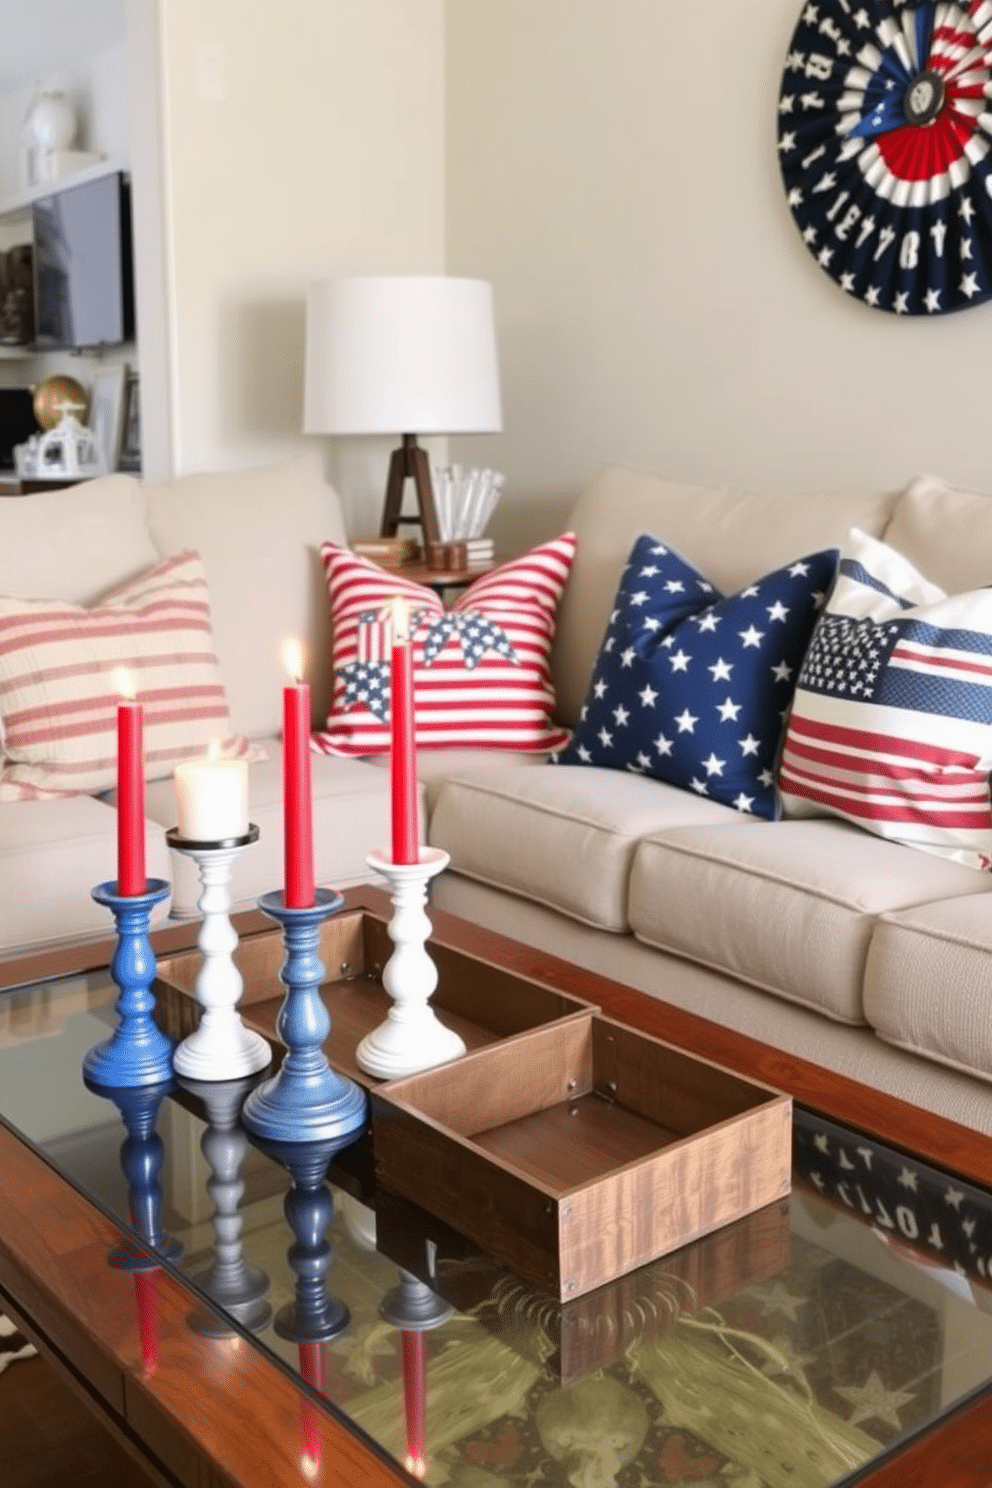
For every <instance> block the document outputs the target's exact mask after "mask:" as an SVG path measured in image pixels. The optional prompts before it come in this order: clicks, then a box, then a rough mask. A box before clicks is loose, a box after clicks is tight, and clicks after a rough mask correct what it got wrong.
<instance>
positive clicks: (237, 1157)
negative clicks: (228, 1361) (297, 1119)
mask: <svg viewBox="0 0 992 1488" xmlns="http://www.w3.org/2000/svg"><path fill="white" fill-rule="evenodd" d="M179 1084H180V1085H181V1087H182V1088H183V1090H185V1091H188V1092H189V1094H190V1095H192V1096H194V1097H195V1098H196V1099H197V1100H198V1101H200V1102H202V1105H203V1109H204V1112H205V1114H206V1119H207V1126H206V1130H205V1131H204V1133H203V1136H202V1137H201V1138H200V1150H201V1152H202V1153H203V1156H204V1158H205V1159H206V1162H207V1165H208V1167H209V1168H210V1177H209V1178H208V1179H207V1192H208V1193H209V1195H210V1197H211V1199H213V1202H214V1212H213V1215H212V1217H211V1224H212V1226H213V1231H214V1255H213V1260H212V1261H211V1263H210V1265H209V1266H208V1267H207V1269H206V1270H204V1271H199V1272H194V1273H192V1274H191V1276H190V1281H191V1282H192V1284H193V1285H194V1286H196V1287H199V1289H200V1290H201V1291H203V1292H206V1294H207V1296H208V1297H209V1298H210V1299H211V1301H212V1302H215V1303H216V1304H217V1306H218V1307H219V1308H221V1309H222V1311H223V1312H224V1313H226V1314H228V1316H229V1317H230V1318H233V1320H234V1321H235V1322H236V1323H238V1324H240V1326H241V1327H243V1328H246V1329H247V1330H248V1331H249V1332H251V1333H260V1332H261V1331H262V1329H263V1328H265V1327H267V1326H268V1324H269V1323H270V1322H271V1321H272V1308H271V1307H270V1306H269V1304H268V1302H267V1301H266V1300H265V1299H266V1297H267V1296H268V1292H269V1286H270V1283H269V1278H268V1276H267V1275H266V1273H265V1272H264V1271H263V1270H262V1269H261V1268H260V1267H259V1266H253V1265H251V1264H250V1263H249V1262H248V1261H246V1260H245V1257H244V1250H243V1246H242V1241H241V1230H242V1220H241V1208H240V1205H241V1199H242V1196H243V1194H244V1184H243V1182H242V1181H241V1176H240V1174H241V1165H242V1163H243V1162H244V1158H245V1154H246V1152H247V1151H248V1138H247V1136H246V1135H245V1133H244V1131H243V1130H242V1128H241V1126H240V1124H239V1122H238V1115H239V1113H240V1110H241V1106H242V1103H243V1101H244V1098H245V1095H246V1094H247V1092H248V1091H249V1090H250V1089H251V1085H252V1081H251V1080H249V1079H245V1080H225V1081H220V1082H215V1081H200V1080H185V1079H183V1080H180V1081H179ZM188 1321H189V1325H190V1327H191V1328H192V1329H193V1331H194V1333H198V1334H200V1335H201V1336H202V1337H207V1338H229V1337H230V1336H231V1334H232V1333H234V1332H235V1329H234V1328H232V1327H231V1325H230V1323H229V1322H228V1321H227V1319H226V1318H225V1317H223V1316H222V1315H221V1314H220V1313H215V1312H211V1311H208V1310H207V1309H206V1308H198V1309H197V1310H196V1311H195V1312H193V1313H191V1314H190V1317H189V1319H188Z"/></svg>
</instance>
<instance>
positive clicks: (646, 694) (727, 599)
mask: <svg viewBox="0 0 992 1488" xmlns="http://www.w3.org/2000/svg"><path fill="white" fill-rule="evenodd" d="M838 556H839V554H838V550H837V549H836V548H826V549H824V550H823V551H822V552H819V553H809V554H807V555H806V556H805V557H804V558H799V559H796V560H795V561H793V562H790V563H788V564H786V565H785V567H783V568H779V569H776V570H774V571H773V572H772V573H769V574H764V575H763V576H762V577H761V578H760V579H756V580H755V581H754V582H753V583H751V584H749V585H748V586H747V587H746V588H745V589H742V590H741V591H740V592H739V593H737V594H734V595H730V596H725V595H722V594H721V593H720V591H719V590H718V589H717V588H716V586H715V585H714V584H712V583H711V582H710V581H709V579H708V578H706V577H705V576H704V575H703V574H701V573H700V571H699V569H698V568H696V567H695V565H694V564H692V563H689V562H688V560H687V559H685V558H683V557H682V555H681V554H680V553H677V552H675V551H674V549H672V548H670V547H669V546H667V545H666V544H665V543H664V542H661V541H659V540H658V539H657V538H655V537H651V536H648V535H643V536H641V537H639V538H638V540H637V542H636V543H635V544H634V548H633V551H632V552H631V555H630V561H629V562H628V564H627V567H626V569H625V570H624V574H623V578H622V579H621V582H620V587H619V589H618V590H617V594H616V599H615V601H614V605H613V612H612V614H611V616H610V623H609V626H608V627H607V631H606V636H605V638H604V640H603V645H602V648H601V650H600V653H599V656H598V657H597V659H596V665H595V668H594V670H593V674H592V682H591V684H590V687H589V691H588V693H587V694H586V700H585V702H584V704H583V706H582V713H581V715H580V718H579V721H578V723H577V724H576V725H575V731H574V733H573V735H572V738H571V739H570V741H569V742H568V744H567V745H566V746H565V748H564V749H562V750H560V751H558V752H557V753H556V754H554V755H553V756H552V759H553V760H554V761H555V762H558V761H561V762H562V763H565V764H590V765H603V766H605V767H608V768H610V769H614V770H636V771H638V772H640V773H641V774H644V775H651V776H654V777H655V778H656V779H658V780H667V781H669V782H670V783H671V784H672V785H679V786H682V787H683V788H684V789H686V790H693V791H696V792H697V793H698V794H699V795H701V796H709V797H711V799H713V800H715V801H722V802H723V803H724V805H726V806H733V807H735V809H736V810H738V811H746V812H750V813H751V814H752V815H754V816H761V817H765V818H767V819H768V820H772V819H774V818H775V817H776V816H777V815H778V814H779V806H778V798H777V795H776V790H775V773H774V772H775V764H776V760H777V756H778V746H779V740H780V737H781V733H782V727H783V720H784V718H785V715H786V712H787V710H788V707H789V703H790V702H791V701H792V693H793V689H794V688H795V685H796V677H797V676H798V673H799V667H800V665H801V663H802V659H803V656H804V654H805V652H806V647H807V645H808V644H809V638H810V636H811V635H812V633H813V626H814V625H815V623H816V620H817V616H818V614H819V611H820V608H821V607H822V605H823V604H824V602H825V601H826V598H827V594H828V593H829V590H830V587H831V585H832V584H833V581H834V575H835V573H836V570H837V559H838Z"/></svg>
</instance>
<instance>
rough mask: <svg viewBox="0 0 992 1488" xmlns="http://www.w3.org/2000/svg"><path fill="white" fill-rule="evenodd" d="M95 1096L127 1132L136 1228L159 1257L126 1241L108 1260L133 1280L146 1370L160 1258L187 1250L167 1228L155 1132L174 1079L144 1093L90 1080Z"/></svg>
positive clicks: (125, 1163) (153, 1346)
mask: <svg viewBox="0 0 992 1488" xmlns="http://www.w3.org/2000/svg"><path fill="white" fill-rule="evenodd" d="M86 1083H87V1085H88V1086H89V1088H90V1089H91V1090H92V1091H93V1093H94V1094H95V1095H99V1096H101V1097H103V1098H104V1099H105V1100H109V1101H112V1102H113V1103H114V1105H115V1106H116V1107H117V1109H118V1111H119V1112H120V1115H121V1120H122V1121H123V1123H124V1127H125V1130H126V1132H127V1135H126V1137H125V1138H124V1141H123V1142H122V1143H121V1153H120V1163H121V1171H122V1173H123V1174H124V1178H125V1181H126V1183H127V1194H128V1210H129V1213H130V1219H131V1227H132V1229H133V1230H134V1232H135V1234H136V1235H137V1236H138V1237H139V1238H140V1239H141V1240H142V1241H143V1242H144V1244H145V1246H147V1247H148V1248H149V1249H150V1250H152V1251H153V1252H154V1256H150V1255H148V1253H147V1251H146V1250H144V1249H142V1248H141V1247H140V1246H138V1245H134V1244H132V1243H131V1242H130V1241H128V1240H125V1241H123V1242H122V1244H120V1245H117V1246H115V1247H114V1248H113V1250H111V1252H110V1254H109V1256H108V1258H107V1259H108V1261H109V1263H110V1265H111V1266H112V1267H113V1268H114V1269H115V1270H116V1271H128V1272H130V1273H131V1274H132V1275H133V1277H134V1289H135V1301H136V1304H137V1310H138V1333H139V1338H140V1343H141V1358H142V1362H143V1364H144V1366H145V1368H146V1369H149V1370H150V1369H154V1367H155V1365H156V1363H157V1362H158V1318H157V1314H156V1307H155V1274H156V1272H157V1271H158V1270H159V1265H158V1261H157V1260H156V1259H155V1258H154V1257H158V1258H160V1259H161V1260H164V1261H175V1260H178V1259H179V1257H180V1256H181V1255H182V1252H183V1247H182V1245H181V1244H180V1242H179V1241H178V1240H176V1239H175V1238H174V1237H173V1236H171V1235H169V1234H167V1233H166V1231H165V1230H164V1229H163V1228H162V1189H161V1186H160V1184H159V1173H160V1172H161V1170H162V1162H163V1160H164V1157H165V1148H164V1146H163V1144H162V1139H161V1137H160V1136H159V1135H158V1132H157V1131H156V1130H155V1125H156V1122H157V1121H158V1113H159V1108H160V1106H161V1104H162V1101H163V1100H164V1099H165V1097H166V1095H168V1093H169V1091H170V1090H172V1089H174V1086H173V1083H172V1081H171V1080H165V1081H162V1082H161V1083H159V1084H158V1085H146V1086H142V1087H140V1088H134V1087H113V1086H105V1085H100V1084H99V1083H98V1082H97V1081H95V1080H89V1079H87V1081H86Z"/></svg>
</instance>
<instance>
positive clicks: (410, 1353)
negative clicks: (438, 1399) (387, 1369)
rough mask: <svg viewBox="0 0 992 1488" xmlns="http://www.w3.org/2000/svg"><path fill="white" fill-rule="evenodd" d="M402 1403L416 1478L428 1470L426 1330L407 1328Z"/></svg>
mask: <svg viewBox="0 0 992 1488" xmlns="http://www.w3.org/2000/svg"><path fill="white" fill-rule="evenodd" d="M401 1337H402V1339H403V1405H404V1408H405V1411H406V1462H405V1464H404V1466H405V1467H406V1470H407V1472H408V1473H412V1475H413V1476H414V1477H415V1478H422V1477H423V1476H424V1472H425V1470H426V1460H425V1451H426V1438H425V1421H426V1417H427V1340H426V1338H425V1336H424V1334H423V1333H421V1332H417V1331H416V1330H414V1329H412V1328H407V1329H404V1331H403V1333H402V1334H401Z"/></svg>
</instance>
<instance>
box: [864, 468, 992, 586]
mask: <svg viewBox="0 0 992 1488" xmlns="http://www.w3.org/2000/svg"><path fill="white" fill-rule="evenodd" d="M882 536H883V537H884V539H885V541H886V542H887V543H889V544H890V546H892V547H893V548H895V549H896V550H897V552H900V553H902V554H904V555H905V557H906V558H908V559H909V561H910V563H912V564H915V566H916V567H917V568H919V569H922V570H923V572H924V573H925V574H926V575H927V577H928V578H930V579H931V580H932V581H933V583H935V584H939V585H940V587H941V588H942V589H944V590H945V591H946V592H947V593H948V594H957V593H959V592H960V591H961V590H963V589H978V588H981V586H982V585H984V584H992V497H990V496H982V495H979V494H978V493H977V492H975V491H965V490H961V489H959V488H958V487H955V486H952V485H949V484H948V482H947V481H944V480H940V479H939V478H938V477H937V476H934V475H919V476H917V477H916V479H915V480H913V481H911V482H910V484H909V486H908V487H907V488H906V490H905V491H904V492H903V494H902V495H901V496H900V498H899V500H898V501H897V502H896V505H895V509H894V510H893V513H892V518H891V520H890V521H889V524H888V526H887V527H886V529H885V531H884V533H883V534H882Z"/></svg>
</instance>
